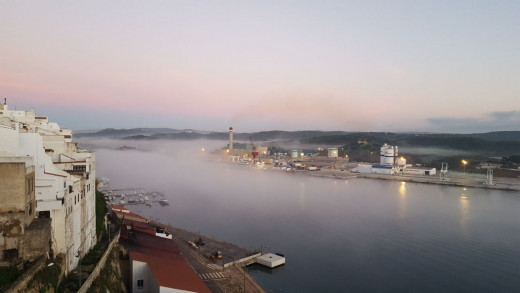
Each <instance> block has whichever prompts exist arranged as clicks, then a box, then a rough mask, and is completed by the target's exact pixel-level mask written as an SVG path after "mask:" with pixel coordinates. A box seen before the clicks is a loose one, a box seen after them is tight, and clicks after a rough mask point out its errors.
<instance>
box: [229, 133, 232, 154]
mask: <svg viewBox="0 0 520 293" xmlns="http://www.w3.org/2000/svg"><path fill="white" fill-rule="evenodd" d="M232 150H233V127H229V151H232Z"/></svg>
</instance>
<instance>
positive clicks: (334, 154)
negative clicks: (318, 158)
mask: <svg viewBox="0 0 520 293" xmlns="http://www.w3.org/2000/svg"><path fill="white" fill-rule="evenodd" d="M327 156H328V157H329V158H337V157H338V148H329V149H328V150H327Z"/></svg>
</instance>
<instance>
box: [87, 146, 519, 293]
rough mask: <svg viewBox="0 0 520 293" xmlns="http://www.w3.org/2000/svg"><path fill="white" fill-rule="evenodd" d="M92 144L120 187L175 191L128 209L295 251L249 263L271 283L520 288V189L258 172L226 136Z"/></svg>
mask: <svg viewBox="0 0 520 293" xmlns="http://www.w3.org/2000/svg"><path fill="white" fill-rule="evenodd" d="M83 142H88V143H89V144H90V146H95V150H96V156H97V159H98V162H99V163H98V166H97V172H98V174H99V176H100V177H108V178H109V179H110V184H111V186H112V187H113V188H128V187H133V188H147V189H152V190H159V191H161V192H163V193H164V194H165V196H166V198H167V199H168V200H169V202H170V206H167V207H161V206H157V205H154V206H153V207H146V206H129V207H130V208H131V209H133V210H134V211H138V212H139V213H140V214H142V215H143V216H145V217H148V218H151V219H154V220H159V221H162V222H164V223H167V224H171V225H173V226H176V227H180V228H183V229H186V230H189V231H193V232H197V233H202V234H204V235H207V236H212V237H216V238H218V239H225V240H226V241H229V242H232V243H235V244H237V245H240V246H243V247H247V248H252V249H259V248H261V247H264V249H265V248H267V249H268V250H269V251H277V252H282V253H284V254H285V255H286V257H287V264H286V265H285V267H284V269H283V270H281V271H277V272H274V273H272V274H270V273H267V274H266V273H265V272H263V271H259V270H253V271H250V272H249V273H250V274H251V275H252V276H253V278H255V280H256V281H257V282H258V283H259V284H260V285H261V286H262V287H263V288H265V289H266V290H268V291H272V292H282V291H284V292H287V291H289V292H296V291H297V292H316V291H319V290H321V291H326V292H331V291H334V290H336V289H337V288H344V289H346V290H347V289H348V290H352V291H358V290H372V291H385V290H390V291H400V290H405V289H406V290H423V291H430V292H434V291H437V292H438V291H444V292H456V291H461V290H462V291H465V290H470V291H473V292H487V291H489V290H504V291H516V290H518V289H520V283H518V282H517V278H516V274H515V273H514V271H515V269H514V268H515V267H517V266H518V265H520V254H518V253H517V251H516V248H515V247H517V246H518V245H520V238H519V237H517V236H514V235H520V233H519V232H520V231H519V230H518V228H517V225H514V223H516V222H518V221H519V220H520V218H518V217H519V216H518V213H517V212H516V211H517V210H518V208H520V202H519V201H518V198H517V194H516V193H515V192H506V191H497V190H486V189H475V188H468V189H466V188H462V187H449V186H437V185H425V184H416V183H410V182H407V183H404V182H399V181H386V180H383V181H380V180H368V179H351V180H348V181H345V180H338V179H330V178H315V177H308V176H305V175H298V174H288V173H286V172H281V171H269V170H261V169H255V168H250V167H248V166H241V165H236V164H230V163H228V162H226V161H225V160H222V161H218V160H215V158H218V157H214V156H212V155H210V154H208V153H211V150H212V149H220V148H222V147H223V146H224V145H223V143H222V141H215V140H190V141H182V140H174V141H171V140H170V141H167V140H166V141H165V140H152V141H149V140H144V141H143V140H137V141H130V140H124V141H122V140H119V139H117V140H111V139H94V138H82V139H80V145H81V144H82V143H83ZM122 144H124V145H128V146H132V147H135V149H133V148H132V149H126V150H121V149H119V148H120V146H121V145H122ZM202 147H204V148H205V151H202V149H201V148H202ZM210 158H211V159H210ZM209 159H210V160H209ZM497 225H498V226H500V227H501V229H495V228H496V227H497ZM468 267H471V268H478V269H476V270H474V271H473V272H474V273H473V274H468V273H467V268H468ZM496 268H500V269H499V270H498V269H496ZM497 274H499V275H497ZM475 276H477V277H476V278H475Z"/></svg>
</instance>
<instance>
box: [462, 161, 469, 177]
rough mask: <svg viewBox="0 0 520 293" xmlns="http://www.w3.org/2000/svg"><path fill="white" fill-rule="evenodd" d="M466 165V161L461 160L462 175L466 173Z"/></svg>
mask: <svg viewBox="0 0 520 293" xmlns="http://www.w3.org/2000/svg"><path fill="white" fill-rule="evenodd" d="M467 164H468V161H466V160H462V166H463V168H464V174H465V173H466V165H467Z"/></svg>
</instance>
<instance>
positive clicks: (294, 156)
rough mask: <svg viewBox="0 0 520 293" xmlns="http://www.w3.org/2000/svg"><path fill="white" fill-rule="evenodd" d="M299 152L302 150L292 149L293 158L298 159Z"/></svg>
mask: <svg viewBox="0 0 520 293" xmlns="http://www.w3.org/2000/svg"><path fill="white" fill-rule="evenodd" d="M299 153H300V152H299V151H298V150H291V158H293V159H297V158H298V154H299Z"/></svg>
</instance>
